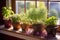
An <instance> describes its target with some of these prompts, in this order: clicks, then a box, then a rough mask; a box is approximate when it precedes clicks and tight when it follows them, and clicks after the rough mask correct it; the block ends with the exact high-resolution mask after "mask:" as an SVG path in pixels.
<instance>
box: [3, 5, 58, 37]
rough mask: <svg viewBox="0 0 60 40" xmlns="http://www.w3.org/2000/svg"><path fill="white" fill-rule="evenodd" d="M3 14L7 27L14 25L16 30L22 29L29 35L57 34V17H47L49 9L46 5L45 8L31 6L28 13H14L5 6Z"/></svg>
mask: <svg viewBox="0 0 60 40" xmlns="http://www.w3.org/2000/svg"><path fill="white" fill-rule="evenodd" d="M3 16H4V19H5V20H6V22H5V28H10V27H11V26H13V29H14V30H19V29H22V30H21V31H22V32H24V33H26V34H27V35H29V34H33V35H36V36H44V37H46V36H47V35H50V34H51V33H52V34H56V28H55V27H56V20H57V18H56V17H55V16H52V17H49V18H47V9H46V7H45V6H44V7H43V8H42V7H40V8H30V9H29V10H27V12H26V14H25V13H21V14H14V12H13V11H12V10H11V9H10V8H7V7H3ZM7 19H8V20H7ZM52 30H53V31H55V33H54V32H53V31H52ZM53 36H55V35H53Z"/></svg>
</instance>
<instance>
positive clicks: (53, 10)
mask: <svg viewBox="0 0 60 40" xmlns="http://www.w3.org/2000/svg"><path fill="white" fill-rule="evenodd" d="M49 16H56V17H57V18H58V22H57V25H60V2H50V7H49Z"/></svg>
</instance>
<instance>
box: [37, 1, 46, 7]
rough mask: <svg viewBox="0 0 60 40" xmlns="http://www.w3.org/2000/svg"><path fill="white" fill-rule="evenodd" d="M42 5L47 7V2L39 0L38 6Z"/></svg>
mask: <svg viewBox="0 0 60 40" xmlns="http://www.w3.org/2000/svg"><path fill="white" fill-rule="evenodd" d="M41 6H43V7H44V6H45V7H46V8H47V2H40V1H37V7H41Z"/></svg>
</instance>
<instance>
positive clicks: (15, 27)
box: [13, 22, 21, 30]
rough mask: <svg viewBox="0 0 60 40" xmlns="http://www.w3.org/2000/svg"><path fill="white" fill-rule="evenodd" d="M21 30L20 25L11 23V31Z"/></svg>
mask: <svg viewBox="0 0 60 40" xmlns="http://www.w3.org/2000/svg"><path fill="white" fill-rule="evenodd" d="M20 28H21V24H20V23H19V22H17V23H13V29H14V30H19V29H20Z"/></svg>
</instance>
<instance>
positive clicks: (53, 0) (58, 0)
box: [50, 0, 60, 1]
mask: <svg viewBox="0 0 60 40" xmlns="http://www.w3.org/2000/svg"><path fill="white" fill-rule="evenodd" d="M50 1H60V0H50Z"/></svg>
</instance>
